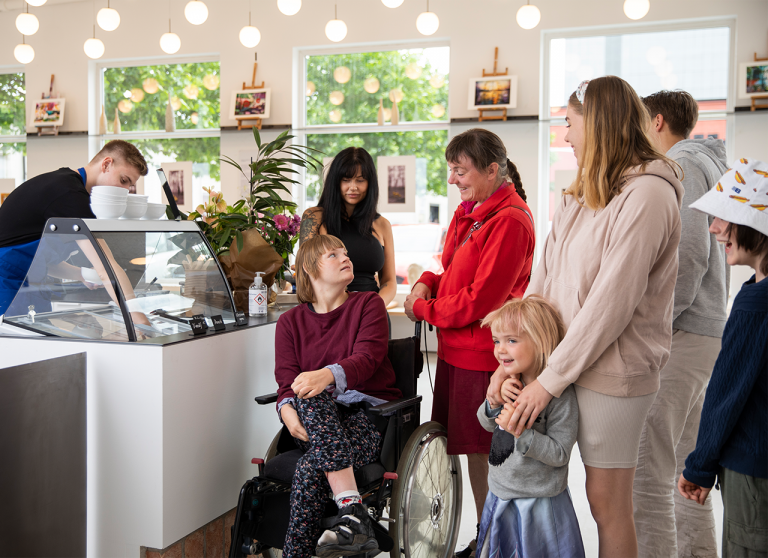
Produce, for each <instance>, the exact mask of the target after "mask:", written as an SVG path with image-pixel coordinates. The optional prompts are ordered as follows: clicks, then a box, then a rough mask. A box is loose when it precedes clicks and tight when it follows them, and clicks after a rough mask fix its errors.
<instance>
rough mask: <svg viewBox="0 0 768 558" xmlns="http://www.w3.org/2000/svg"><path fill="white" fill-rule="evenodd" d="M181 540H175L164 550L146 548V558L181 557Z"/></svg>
mask: <svg viewBox="0 0 768 558" xmlns="http://www.w3.org/2000/svg"><path fill="white" fill-rule="evenodd" d="M182 544H183V541H179V542H176V543H174V544H172V545H171V546H169V547H168V548H166V549H165V550H160V551H157V550H149V549H148V550H147V558H182V554H181V550H182Z"/></svg>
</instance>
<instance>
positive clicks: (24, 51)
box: [13, 35, 35, 64]
mask: <svg viewBox="0 0 768 558" xmlns="http://www.w3.org/2000/svg"><path fill="white" fill-rule="evenodd" d="M13 56H14V58H16V60H18V61H19V64H29V63H30V62H32V61H33V60H34V59H35V49H33V48H32V46H31V45H28V44H27V43H26V42H25V37H24V35H22V36H21V44H19V45H16V48H14V49H13Z"/></svg>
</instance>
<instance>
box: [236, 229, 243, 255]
mask: <svg viewBox="0 0 768 558" xmlns="http://www.w3.org/2000/svg"><path fill="white" fill-rule="evenodd" d="M235 239H236V240H237V251H238V252H240V251H242V249H243V233H241V232H240V231H235Z"/></svg>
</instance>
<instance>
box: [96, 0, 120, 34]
mask: <svg viewBox="0 0 768 558" xmlns="http://www.w3.org/2000/svg"><path fill="white" fill-rule="evenodd" d="M96 23H98V24H99V27H101V28H102V29H103V30H104V31H114V30H115V29H117V28H118V27H119V26H120V14H119V13H117V10H115V9H113V8H110V7H109V0H107V7H106V8H102V9H100V10H99V13H98V14H96Z"/></svg>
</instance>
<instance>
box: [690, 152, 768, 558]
mask: <svg viewBox="0 0 768 558" xmlns="http://www.w3.org/2000/svg"><path fill="white" fill-rule="evenodd" d="M691 207H692V208H693V209H698V210H700V211H702V212H704V213H708V214H710V215H712V216H714V217H715V219H714V221H713V222H712V224H711V225H710V227H709V230H710V232H712V233H714V234H716V235H717V240H718V241H719V242H723V243H725V252H726V257H727V262H728V264H729V265H748V266H750V267H752V268H753V269H754V270H755V275H754V276H753V277H752V278H751V279H750V280H749V281H747V282H746V283H744V286H743V287H742V288H741V290H740V291H739V294H738V295H736V298H735V300H734V302H733V308H732V309H731V314H730V317H729V318H728V322H727V323H726V325H725V331H724V332H723V343H722V349H721V351H720V355H719V356H718V358H717V362H716V363H715V369H714V371H713V372H712V378H711V380H710V382H709V386H708V387H707V392H706V395H705V397H704V406H703V408H702V412H701V423H700V425H699V435H698V439H697V441H696V449H695V450H694V451H693V452H692V453H691V454H690V455H689V456H688V458H687V459H686V461H685V470H684V471H683V474H682V475H680V480H679V481H678V489H679V491H680V494H682V495H683V496H684V497H685V498H687V499H689V500H694V501H696V502H698V503H699V504H704V502H705V500H706V499H707V496H708V495H709V492H710V491H711V490H712V486H713V485H714V484H715V480H716V479H717V480H718V482H719V488H720V490H721V492H722V496H723V507H724V518H723V551H722V555H723V558H727V557H731V556H749V557H758V556H768V281H766V279H765V278H766V275H768V165H766V164H765V163H762V162H760V161H757V160H753V159H740V160H739V161H738V162H737V163H736V164H735V165H734V167H733V168H732V169H731V170H729V171H728V172H727V173H726V174H725V175H723V177H722V178H721V179H720V182H719V183H718V184H717V187H716V188H715V189H713V190H711V191H710V192H709V193H707V194H705V195H704V196H702V197H701V198H699V200H698V201H696V202H695V203H693V204H691Z"/></svg>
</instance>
